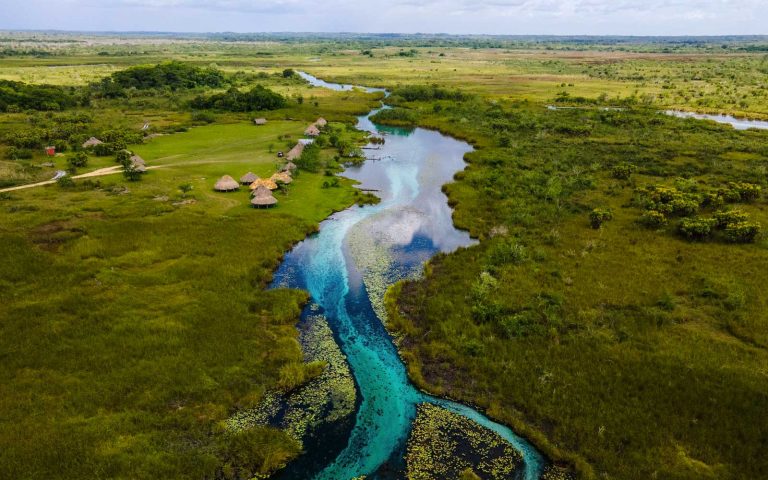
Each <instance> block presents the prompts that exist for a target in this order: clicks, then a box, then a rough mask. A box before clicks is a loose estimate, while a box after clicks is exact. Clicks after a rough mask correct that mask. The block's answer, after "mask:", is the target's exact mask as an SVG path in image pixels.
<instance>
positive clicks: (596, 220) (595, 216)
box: [589, 208, 613, 229]
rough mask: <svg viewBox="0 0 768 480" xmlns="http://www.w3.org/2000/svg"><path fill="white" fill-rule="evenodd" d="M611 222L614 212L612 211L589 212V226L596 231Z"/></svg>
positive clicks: (600, 209) (595, 210)
mask: <svg viewBox="0 0 768 480" xmlns="http://www.w3.org/2000/svg"><path fill="white" fill-rule="evenodd" d="M609 220H613V212H611V210H610V209H603V208H596V209H594V210H592V211H591V212H589V224H590V225H591V226H592V228H594V229H598V228H600V227H601V226H602V225H603V223H605V222H607V221H609Z"/></svg>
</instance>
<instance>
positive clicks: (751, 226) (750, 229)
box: [725, 222, 761, 243]
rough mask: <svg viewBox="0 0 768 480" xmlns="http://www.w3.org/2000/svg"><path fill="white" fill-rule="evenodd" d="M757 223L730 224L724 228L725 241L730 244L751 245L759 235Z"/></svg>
mask: <svg viewBox="0 0 768 480" xmlns="http://www.w3.org/2000/svg"><path fill="white" fill-rule="evenodd" d="M760 229H761V226H760V224H759V223H749V222H738V223H731V224H729V225H728V226H727V227H726V228H725V239H726V240H728V241H729V242H731V243H752V242H754V241H755V239H756V238H757V236H758V235H759V234H760Z"/></svg>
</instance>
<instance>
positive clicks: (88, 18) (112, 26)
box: [0, 0, 768, 35]
mask: <svg viewBox="0 0 768 480" xmlns="http://www.w3.org/2000/svg"><path fill="white" fill-rule="evenodd" d="M765 2H766V0H391V1H382V0H376V1H374V0H322V1H318V0H314V1H309V0H26V1H24V2H20V1H17V0H0V11H2V12H3V14H2V15H0V28H6V29H7V28H59V29H97V30H166V31H225V30H226V31H245V32H253V31H357V32H365V31H375V32H417V31H418V32H446V33H494V34H536V33H542V34H569V35H570V34H634V35H644V34H653V35H657V34H668V35H669V34H680V35H682V34H699V35H701V34H712V35H715V34H746V33H752V34H768V8H765Z"/></svg>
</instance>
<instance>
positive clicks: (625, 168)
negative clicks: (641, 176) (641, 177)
mask: <svg viewBox="0 0 768 480" xmlns="http://www.w3.org/2000/svg"><path fill="white" fill-rule="evenodd" d="M636 170H637V167H636V166H634V165H632V164H631V163H626V162H624V163H620V164H618V165H616V166H614V167H613V169H612V170H611V176H612V177H613V178H616V179H618V180H629V178H630V177H631V176H632V174H633V173H635V171H636Z"/></svg>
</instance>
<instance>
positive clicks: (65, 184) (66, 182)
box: [56, 175, 75, 188]
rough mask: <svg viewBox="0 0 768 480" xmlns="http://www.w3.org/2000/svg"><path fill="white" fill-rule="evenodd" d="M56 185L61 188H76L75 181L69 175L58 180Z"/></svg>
mask: <svg viewBox="0 0 768 480" xmlns="http://www.w3.org/2000/svg"><path fill="white" fill-rule="evenodd" d="M56 185H58V186H59V187H61V188H74V187H75V181H74V180H72V177H70V176H69V175H64V176H63V177H61V178H59V179H58V180H56Z"/></svg>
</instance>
